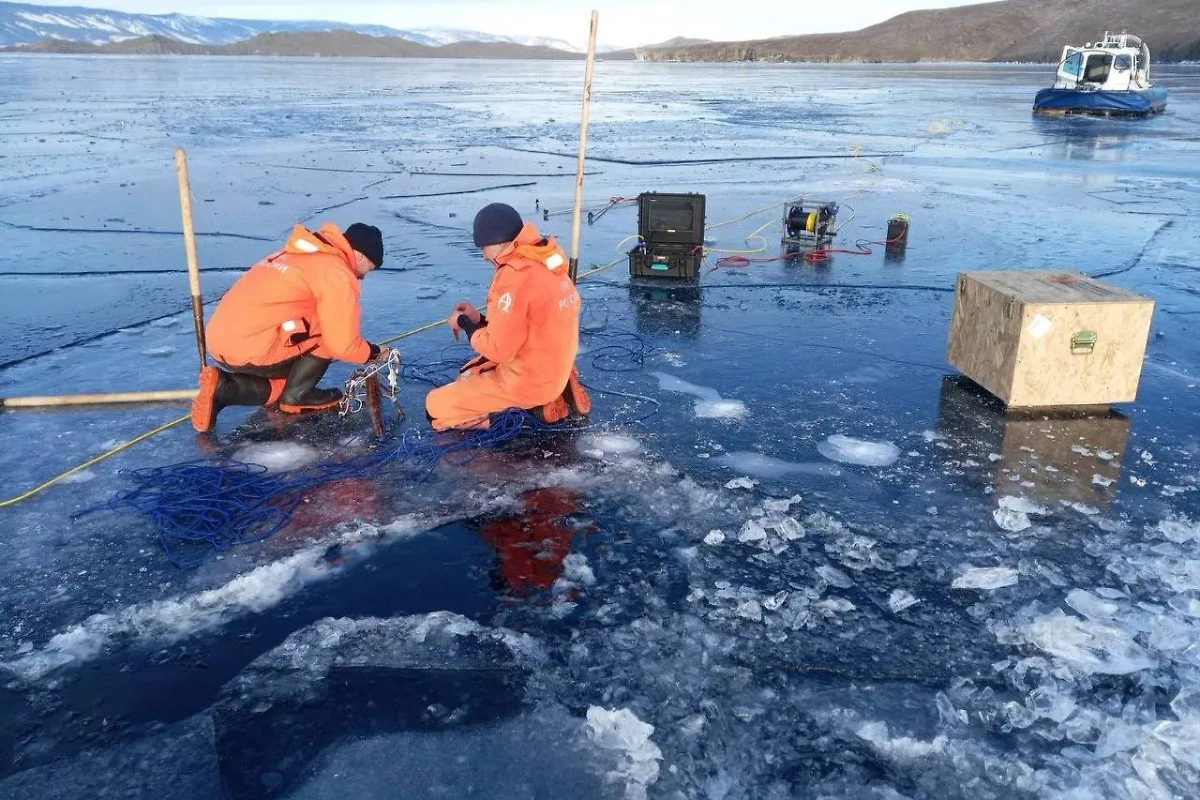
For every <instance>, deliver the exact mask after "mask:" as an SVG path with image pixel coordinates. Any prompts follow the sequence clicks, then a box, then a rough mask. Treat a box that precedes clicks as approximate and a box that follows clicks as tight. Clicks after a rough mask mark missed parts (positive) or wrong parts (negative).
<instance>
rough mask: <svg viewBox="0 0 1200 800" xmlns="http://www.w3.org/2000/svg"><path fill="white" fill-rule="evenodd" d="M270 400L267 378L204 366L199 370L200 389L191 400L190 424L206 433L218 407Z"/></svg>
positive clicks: (260, 403)
mask: <svg viewBox="0 0 1200 800" xmlns="http://www.w3.org/2000/svg"><path fill="white" fill-rule="evenodd" d="M270 399H271V382H270V381H269V380H267V379H266V378H259V377H256V376H254V375H243V374H241V373H238V372H226V371H225V370H222V369H217V368H216V367H205V368H204V369H202V370H201V371H200V391H199V393H198V394H197V395H196V399H195V400H193V401H192V427H194V428H195V429H196V430H197V431H199V432H200V433H207V432H208V431H210V430H212V427H213V424H214V423H215V422H216V420H217V414H219V413H221V409H223V408H227V407H228V406H263V405H266V404H267V401H268V400H270Z"/></svg>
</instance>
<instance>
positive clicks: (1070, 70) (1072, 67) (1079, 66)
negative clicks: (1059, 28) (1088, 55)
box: [1060, 52, 1083, 78]
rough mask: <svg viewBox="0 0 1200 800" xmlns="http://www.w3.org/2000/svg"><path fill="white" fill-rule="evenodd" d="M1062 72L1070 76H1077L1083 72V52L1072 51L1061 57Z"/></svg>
mask: <svg viewBox="0 0 1200 800" xmlns="http://www.w3.org/2000/svg"><path fill="white" fill-rule="evenodd" d="M1060 69H1061V70H1062V72H1063V73H1064V74H1066V75H1070V76H1071V77H1072V78H1078V77H1079V76H1080V75H1081V74H1082V73H1083V53H1080V52H1074V53H1071V55H1069V56H1067V57H1066V58H1065V59H1063V63H1062V67H1060Z"/></svg>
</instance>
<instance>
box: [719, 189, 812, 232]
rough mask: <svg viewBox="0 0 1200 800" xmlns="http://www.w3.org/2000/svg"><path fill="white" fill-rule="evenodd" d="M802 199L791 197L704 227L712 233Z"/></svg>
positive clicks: (798, 196)
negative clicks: (716, 229)
mask: <svg viewBox="0 0 1200 800" xmlns="http://www.w3.org/2000/svg"><path fill="white" fill-rule="evenodd" d="M802 197H803V196H802V195H796V196H795V197H789V198H788V199H787V200H784V201H783V202H775V203H771V205H769V206H763V207H762V208H757V209H755V210H754V211H751V212H750V213H748V214H743V215H742V216H740V217H734V218H733V219H727V220H722V221H721V222H714V223H713V224H711V225H705V226H704V227H705V230H710V231H711V230H712V229H713V228H720V227H722V226H724V225H732V224H733V223H735V222H741V221H742V220H744V219H750V217H753V216H757V215H758V214H761V213H763V212H764V211H770V210H771V209H778V208H782V207H783V206H786V205H787V204H788V203H791V202H792V201H793V200H800V199H802ZM764 227H765V226H764Z"/></svg>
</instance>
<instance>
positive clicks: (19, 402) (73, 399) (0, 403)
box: [0, 389, 196, 408]
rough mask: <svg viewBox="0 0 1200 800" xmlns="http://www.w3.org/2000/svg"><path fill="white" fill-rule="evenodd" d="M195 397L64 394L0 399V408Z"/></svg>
mask: <svg viewBox="0 0 1200 800" xmlns="http://www.w3.org/2000/svg"><path fill="white" fill-rule="evenodd" d="M195 396H196V390H195V389H169V390H167V391H159V392H117V393H113V394H64V395H49V396H44V397H0V408H62V407H64V406H96V405H119V404H132V403H170V402H179V401H183V400H191V399H192V398H193V397H195Z"/></svg>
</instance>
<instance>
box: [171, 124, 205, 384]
mask: <svg viewBox="0 0 1200 800" xmlns="http://www.w3.org/2000/svg"><path fill="white" fill-rule="evenodd" d="M175 175H176V177H177V178H178V179H179V210H180V214H182V216H183V247H184V250H185V252H186V253H187V270H188V284H189V286H190V288H191V293H192V320H193V322H195V325H196V348H197V350H199V353H200V368H201V369H204V366H205V365H206V364H207V363H208V346H207V345H206V344H205V342H204V299H203V298H202V296H201V294H200V259H199V257H198V256H197V255H196V226H195V223H194V222H193V221H192V184H191V180H190V179H189V178H188V166H187V153H185V152H184V150H183V148H182V147H180V148H177V149H176V150H175Z"/></svg>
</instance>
